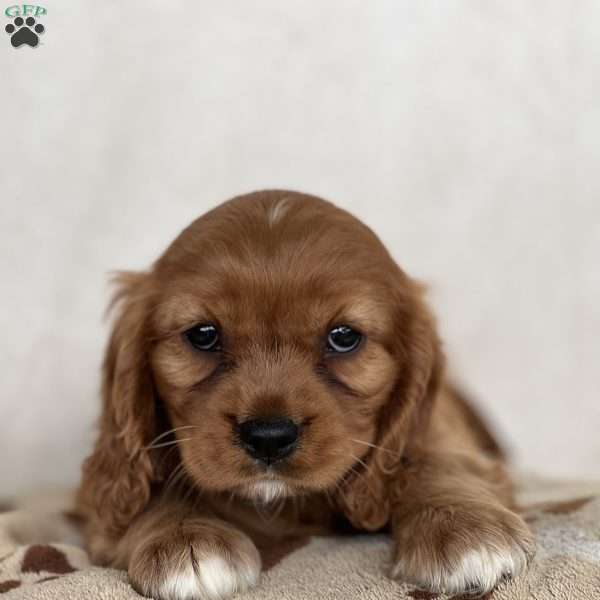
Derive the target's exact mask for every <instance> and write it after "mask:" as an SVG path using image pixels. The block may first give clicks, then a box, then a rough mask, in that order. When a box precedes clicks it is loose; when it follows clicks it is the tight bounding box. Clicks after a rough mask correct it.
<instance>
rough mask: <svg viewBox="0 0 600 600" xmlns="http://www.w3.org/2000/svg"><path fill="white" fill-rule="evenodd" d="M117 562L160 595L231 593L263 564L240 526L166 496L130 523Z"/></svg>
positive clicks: (180, 599)
mask: <svg viewBox="0 0 600 600" xmlns="http://www.w3.org/2000/svg"><path fill="white" fill-rule="evenodd" d="M113 564H114V565H115V566H120V567H122V568H126V569H127V570H128V572H129V578H130V580H131V584H132V585H133V587H134V588H135V589H136V590H137V591H138V592H140V593H141V594H143V595H144V596H148V597H150V598H155V599H156V600H192V599H194V600H212V599H214V598H227V597H229V596H231V595H232V594H234V593H235V592H238V591H244V590H246V589H248V588H249V587H251V586H253V585H255V584H256V583H257V581H258V577H259V574H260V569H261V562H260V556H259V553H258V550H257V549H256V547H255V546H254V544H253V543H252V541H251V540H250V538H249V537H248V536H246V535H245V534H244V533H242V532H241V531H240V530H238V529H236V528H235V527H234V526H232V525H230V524H228V523H226V522H225V521H222V520H219V519H216V518H214V517H211V516H210V515H209V514H207V515H206V516H202V514H201V513H200V516H198V512H197V511H193V512H192V511H191V510H190V508H189V507H187V506H186V505H184V504H183V503H181V502H179V501H175V500H165V499H163V500H161V501H159V503H157V504H156V505H154V506H152V507H150V508H149V509H148V510H147V511H146V512H144V513H143V514H142V515H141V517H139V518H138V519H136V521H135V522H134V523H133V524H132V525H131V527H130V528H129V530H128V531H127V533H126V534H125V536H124V537H123V538H122V539H121V541H120V542H119V545H118V548H117V559H116V560H115V561H114V563H113Z"/></svg>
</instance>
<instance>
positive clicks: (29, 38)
mask: <svg viewBox="0 0 600 600" xmlns="http://www.w3.org/2000/svg"><path fill="white" fill-rule="evenodd" d="M4 30H5V31H6V33H8V34H9V35H10V43H11V44H12V45H13V46H14V47H15V48H18V47H19V46H22V45H23V44H27V45H28V46H31V47H32V48H35V47H36V46H37V45H38V43H39V41H40V38H39V35H38V34H41V33H44V31H45V28H44V26H43V25H42V24H41V23H37V24H36V22H35V19H34V18H33V17H27V19H23V18H22V17H17V18H16V19H15V20H14V21H13V22H12V23H9V24H8V25H7V26H6V27H5V28H4Z"/></svg>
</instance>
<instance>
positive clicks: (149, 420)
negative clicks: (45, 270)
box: [79, 273, 158, 539]
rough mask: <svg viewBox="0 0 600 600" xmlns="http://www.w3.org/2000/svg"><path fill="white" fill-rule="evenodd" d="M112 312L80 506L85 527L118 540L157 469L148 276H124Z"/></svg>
mask: <svg viewBox="0 0 600 600" xmlns="http://www.w3.org/2000/svg"><path fill="white" fill-rule="evenodd" d="M117 283H118V286H119V288H118V290H117V293H116V294H115V296H114V298H113V301H112V303H111V307H113V306H115V305H116V308H118V310H119V313H118V315H117V318H116V321H115V324H114V327H113V330H112V334H111V336H110V340H109V343H108V347H107V349H106V354H105V357H104V364H103V379H102V403H103V405H102V414H101V417H100V433H99V436H98V439H97V441H96V445H95V447H94V450H93V452H92V454H91V456H90V457H89V458H88V459H87V460H86V462H85V463H84V467H83V480H82V484H81V487H80V490H79V503H80V507H81V509H82V510H83V513H84V516H86V517H87V518H88V519H89V527H90V528H92V529H93V530H94V531H95V532H97V533H98V534H101V535H100V537H101V538H104V539H111V538H112V539H114V538H116V537H118V536H119V535H120V534H121V533H122V531H123V530H124V529H125V528H126V527H127V525H128V524H129V522H130V521H131V519H132V518H133V517H135V516H136V515H137V514H138V513H139V512H140V511H141V510H142V509H143V508H144V507H145V505H146V504H147V502H148V500H149V497H150V486H151V483H152V481H153V479H154V478H155V477H156V466H155V464H154V463H153V460H152V458H151V456H150V453H149V452H147V451H145V450H144V447H145V446H147V445H148V444H150V443H151V442H152V440H153V439H154V438H155V437H156V435H157V428H158V424H157V415H156V404H157V403H156V398H155V392H154V385H153V381H152V375H151V373H150V367H149V365H148V339H147V336H148V332H147V314H148V307H149V302H150V292H149V276H148V275H147V274H145V273H123V274H120V275H119V276H118V277H117Z"/></svg>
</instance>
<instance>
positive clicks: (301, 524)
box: [214, 496, 354, 545]
mask: <svg viewBox="0 0 600 600" xmlns="http://www.w3.org/2000/svg"><path fill="white" fill-rule="evenodd" d="M216 504H218V503H216ZM214 508H215V512H217V513H218V515H219V517H220V518H222V519H224V520H226V521H229V522H230V523H235V524H236V525H237V526H238V527H240V528H241V529H242V530H243V531H245V532H246V533H247V534H248V535H249V536H250V537H251V538H252V539H253V540H254V541H255V542H257V543H258V544H259V545H261V543H262V542H268V541H269V540H277V539H282V538H289V537H306V536H312V535H334V534H344V533H352V532H353V531H354V530H353V529H352V526H351V525H350V523H349V522H348V521H347V519H345V517H344V516H343V515H342V514H341V513H340V512H339V511H337V510H336V509H335V508H334V507H332V506H331V504H330V502H328V501H327V499H326V498H324V497H320V496H314V497H309V498H293V499H288V500H285V501H282V502H275V503H273V504H254V503H252V502H248V501H244V500H237V501H233V502H229V503H228V504H227V505H223V504H221V505H220V506H215V507H214Z"/></svg>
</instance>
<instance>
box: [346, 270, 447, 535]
mask: <svg viewBox="0 0 600 600" xmlns="http://www.w3.org/2000/svg"><path fill="white" fill-rule="evenodd" d="M404 285H405V286H406V285H408V288H407V289H408V294H406V292H405V293H404V294H403V297H401V299H400V301H399V302H398V304H399V306H398V315H397V324H396V327H397V329H398V334H397V338H398V340H399V344H400V347H399V348H398V357H399V360H400V361H401V364H402V367H401V370H400V374H399V377H398V380H397V382H396V385H395V386H394V388H393V390H392V392H391V394H390V397H389V399H388V402H387V403H386V404H385V406H384V407H383V409H382V410H381V412H380V414H379V418H378V422H379V426H378V434H377V439H376V440H375V446H376V447H374V448H373V449H372V450H371V453H370V454H369V455H368V456H367V458H366V459H365V461H364V462H365V463H366V468H364V469H363V470H362V472H360V474H359V475H358V476H356V477H354V478H352V479H350V480H349V481H348V482H347V485H346V486H344V488H343V489H342V493H341V494H340V495H339V502H340V507H341V508H342V510H343V511H344V513H345V515H346V517H347V518H348V519H349V521H350V522H351V523H352V524H353V525H354V526H355V527H359V528H364V529H367V530H371V531H375V530H377V529H381V528H382V527H384V526H385V524H386V523H387V522H388V520H389V516H390V484H391V483H392V482H395V483H398V482H397V481H396V480H397V479H398V478H399V472H400V470H401V469H402V467H403V463H404V462H405V460H406V458H405V450H406V449H407V446H411V445H418V444H419V441H420V440H419V438H420V437H421V436H422V434H423V433H424V432H425V430H426V428H427V426H428V423H429V416H430V414H431V409H432V406H433V403H434V400H435V398H436V396H437V392H438V390H439V386H440V382H441V379H442V374H443V369H444V356H443V353H442V350H441V344H440V341H439V338H438V335H437V332H436V327H435V322H434V319H433V316H432V315H431V313H430V311H429V309H428V308H427V306H426V305H425V303H424V301H423V299H422V296H423V291H424V290H423V288H422V287H421V286H420V285H419V284H417V283H415V282H412V281H408V282H406V281H405V282H404Z"/></svg>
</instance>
